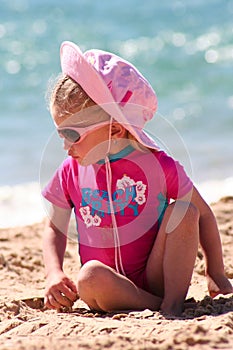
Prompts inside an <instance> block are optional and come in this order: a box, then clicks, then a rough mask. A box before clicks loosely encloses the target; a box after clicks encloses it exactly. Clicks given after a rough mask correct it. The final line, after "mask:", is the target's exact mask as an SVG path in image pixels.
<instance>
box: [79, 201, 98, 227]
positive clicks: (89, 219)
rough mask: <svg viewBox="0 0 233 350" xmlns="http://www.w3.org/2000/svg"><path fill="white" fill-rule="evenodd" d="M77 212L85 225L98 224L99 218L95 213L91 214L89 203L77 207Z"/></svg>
mask: <svg viewBox="0 0 233 350" xmlns="http://www.w3.org/2000/svg"><path fill="white" fill-rule="evenodd" d="M79 212H80V214H81V216H82V218H83V221H84V223H85V224H86V227H91V226H99V225H100V223H101V218H100V217H99V216H98V215H97V214H95V216H92V215H91V209H90V207H89V205H87V206H86V207H81V208H80V209H79Z"/></svg>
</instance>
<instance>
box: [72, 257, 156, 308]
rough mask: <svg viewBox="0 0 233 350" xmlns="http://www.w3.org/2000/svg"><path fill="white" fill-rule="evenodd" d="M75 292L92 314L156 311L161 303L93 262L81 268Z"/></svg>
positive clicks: (125, 279) (110, 269) (111, 271)
mask: <svg viewBox="0 0 233 350" xmlns="http://www.w3.org/2000/svg"><path fill="white" fill-rule="evenodd" d="M77 288H78V293H79V296H80V298H81V299H82V300H83V301H84V302H85V303H86V304H87V305H88V306H89V307H90V308H91V309H95V310H102V311H113V310H132V309H134V310H143V309H145V308H150V309H152V310H159V308H160V305H161V301H162V299H161V298H159V297H157V296H155V295H152V294H150V293H148V292H146V291H144V290H142V289H140V288H138V287H137V286H136V285H135V284H134V283H133V282H132V281H130V280H129V279H128V278H126V277H125V276H122V275H120V274H118V273H117V272H116V271H115V270H113V269H112V268H110V267H108V266H106V265H104V264H103V263H101V262H99V261H96V260H91V261H89V262H87V263H86V264H84V265H83V267H82V268H81V270H80V272H79V274H78V283H77Z"/></svg>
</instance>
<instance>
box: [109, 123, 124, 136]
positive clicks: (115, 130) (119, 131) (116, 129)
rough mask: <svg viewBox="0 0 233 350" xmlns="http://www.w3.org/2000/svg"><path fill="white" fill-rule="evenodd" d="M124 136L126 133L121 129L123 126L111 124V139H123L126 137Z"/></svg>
mask: <svg viewBox="0 0 233 350" xmlns="http://www.w3.org/2000/svg"><path fill="white" fill-rule="evenodd" d="M126 134H127V131H126V129H125V128H124V127H123V125H121V124H119V123H116V122H114V123H112V130H111V135H112V137H114V138H123V137H126Z"/></svg>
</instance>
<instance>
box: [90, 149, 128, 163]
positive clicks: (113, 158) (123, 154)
mask: <svg viewBox="0 0 233 350" xmlns="http://www.w3.org/2000/svg"><path fill="white" fill-rule="evenodd" d="M133 151H135V148H134V147H133V146H131V145H129V146H127V147H125V148H123V149H122V150H121V151H120V152H118V153H115V154H109V160H110V162H116V161H117V160H119V159H122V158H124V157H126V156H128V155H129V154H130V153H132V152H133ZM104 163H105V160H104V159H100V160H99V161H98V162H97V164H104Z"/></svg>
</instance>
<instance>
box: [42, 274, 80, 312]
mask: <svg viewBox="0 0 233 350" xmlns="http://www.w3.org/2000/svg"><path fill="white" fill-rule="evenodd" d="M77 299H78V293H77V288H76V286H75V284H74V282H73V281H71V280H70V279H69V278H68V277H67V276H66V275H65V274H64V272H63V271H59V272H56V273H53V274H50V275H49V276H48V277H47V283H46V288H45V298H44V302H45V306H46V307H47V308H49V309H60V308H61V307H71V306H72V305H73V303H74V302H75V301H76V300H77Z"/></svg>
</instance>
